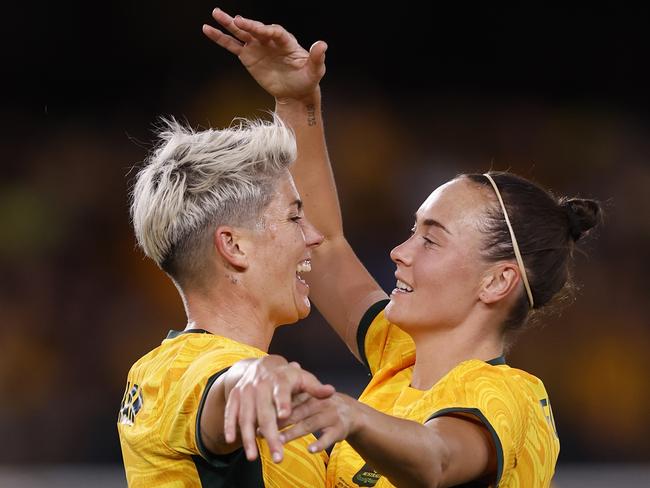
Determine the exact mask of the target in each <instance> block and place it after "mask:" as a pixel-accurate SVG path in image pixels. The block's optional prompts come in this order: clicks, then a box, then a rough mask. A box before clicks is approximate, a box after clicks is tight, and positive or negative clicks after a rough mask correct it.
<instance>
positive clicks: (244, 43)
mask: <svg viewBox="0 0 650 488" xmlns="http://www.w3.org/2000/svg"><path fill="white" fill-rule="evenodd" d="M213 17H214V19H215V20H216V21H217V22H218V23H219V24H220V25H221V27H222V28H223V29H225V30H226V31H228V32H229V33H230V34H227V33H225V32H223V31H220V30H218V29H215V28H214V27H211V26H207V25H205V26H203V32H204V33H205V35H206V36H207V37H209V38H210V39H212V40H213V41H214V42H216V43H217V44H219V45H220V46H222V47H223V48H225V49H227V50H228V51H230V52H231V53H233V54H235V55H236V56H237V57H238V58H239V60H240V61H241V62H242V64H243V65H244V66H245V67H246V69H247V70H248V71H249V73H250V74H251V76H252V77H253V78H254V79H255V80H256V81H257V82H258V83H259V84H260V86H262V88H264V89H265V90H266V91H267V92H268V93H269V94H270V95H272V96H273V97H274V98H275V101H276V113H277V114H278V116H280V118H281V119H282V120H283V121H284V122H285V123H286V124H287V125H289V126H290V127H291V128H292V129H293V130H294V132H295V134H296V141H297V144H298V159H297V160H296V163H295V164H294V165H293V167H292V174H293V177H294V179H295V181H296V184H297V186H298V190H299V191H300V193H301V197H302V199H303V201H304V202H305V211H306V213H307V215H308V216H309V219H310V220H311V221H312V222H313V223H314V225H315V226H316V227H317V228H318V230H319V231H320V232H322V233H323V235H324V236H325V241H324V242H323V244H321V246H319V248H318V249H316V250H315V251H314V253H313V261H312V272H311V273H309V274H308V275H306V277H307V280H308V282H309V285H310V287H311V293H310V295H311V297H312V299H313V301H314V303H315V304H316V306H317V307H318V309H319V311H320V312H321V313H322V314H323V316H324V317H325V319H326V320H327V321H328V322H329V324H330V325H331V326H332V327H333V328H334V330H335V331H336V332H337V333H338V335H339V336H340V337H341V338H342V339H343V340H344V341H345V343H346V344H347V346H348V347H349V348H350V350H351V351H352V352H353V353H354V354H355V356H357V358H358V357H359V352H358V348H357V342H356V331H357V326H358V324H359V321H360V320H361V317H362V316H363V314H364V312H365V311H366V310H367V309H368V308H369V307H370V305H372V304H373V303H375V302H377V301H379V300H382V299H384V298H386V297H387V295H386V293H385V292H384V291H383V290H382V289H381V288H380V287H379V285H378V284H377V282H376V281H375V280H374V279H373V278H372V276H370V274H369V273H368V271H367V270H366V269H365V267H364V266H363V265H362V264H361V262H360V261H359V259H358V258H357V256H356V255H355V253H354V251H353V250H352V248H351V247H350V245H349V244H348V242H347V240H346V239H345V237H344V234H343V224H342V219H341V211H340V206H339V201H338V197H337V193H336V185H335V183H334V177H333V174H332V169H331V166H330V161H329V156H328V153H327V146H326V144H325V134H324V130H323V119H322V114H321V94H320V87H319V82H320V80H321V78H322V77H323V75H324V74H325V51H326V49H327V45H326V44H325V43H324V42H323V41H318V42H316V43H314V44H313V45H312V46H311V49H310V50H309V51H307V50H305V49H303V48H302V47H301V46H300V44H298V42H297V41H296V39H295V37H294V36H293V35H291V34H290V33H289V32H287V31H286V30H285V29H284V28H283V27H281V26H279V25H275V24H272V25H265V24H262V23H261V22H257V21H253V20H250V19H245V18H242V17H239V16H237V17H235V18H232V17H230V16H229V15H228V14H226V13H225V12H223V11H222V10H219V9H215V10H214V12H213Z"/></svg>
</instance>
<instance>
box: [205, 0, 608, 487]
mask: <svg viewBox="0 0 650 488" xmlns="http://www.w3.org/2000/svg"><path fill="white" fill-rule="evenodd" d="M213 17H214V19H215V20H216V21H217V22H218V23H219V24H220V26H221V27H222V28H223V29H225V31H228V32H224V31H220V30H218V29H215V28H214V27H211V26H207V25H205V26H204V27H203V32H204V33H205V34H206V35H207V36H208V37H209V38H210V39H212V40H213V41H214V42H216V43H217V44H219V45H220V46H222V47H223V48H225V49H227V50H228V51H230V52H231V53H233V54H235V55H236V56H238V58H239V60H240V61H241V62H242V63H243V65H244V66H245V67H246V68H247V69H248V71H249V72H250V74H251V75H252V76H253V77H254V78H255V80H257V82H258V83H259V84H260V85H261V86H262V87H263V88H264V89H265V90H266V91H267V92H268V93H270V94H271V95H273V96H274V97H275V99H276V111H277V113H278V115H279V116H280V117H282V118H283V120H284V121H285V122H286V123H287V124H288V125H290V126H291V127H292V128H293V129H294V130H295V131H296V135H297V142H298V150H299V156H300V157H299V161H298V162H297V164H296V165H295V166H294V167H293V168H292V173H293V175H294V178H295V180H296V184H297V185H298V188H299V189H300V191H301V192H302V194H303V195H304V197H305V201H306V208H307V212H308V215H309V216H310V218H311V219H312V220H313V221H314V222H315V224H316V225H317V226H318V227H319V229H321V230H322V231H323V232H324V234H325V241H324V243H323V245H321V246H320V247H319V248H318V249H317V250H315V251H314V256H313V269H314V273H313V274H312V275H310V277H309V283H310V286H311V289H312V297H313V300H314V302H315V303H316V305H317V306H318V308H319V310H320V311H321V312H322V314H323V316H324V317H325V318H326V319H327V321H328V322H329V323H330V324H331V325H332V327H333V328H334V329H335V330H336V331H337V332H338V334H339V335H340V336H341V338H342V339H343V340H344V341H345V342H346V344H347V345H348V347H349V348H350V350H351V351H352V352H353V353H354V354H355V355H356V356H357V357H358V358H359V359H360V360H361V361H363V362H364V363H365V364H366V365H367V366H368V368H369V370H370V372H371V374H372V379H371V380H370V383H369V384H368V386H367V387H366V389H365V390H364V392H363V393H362V395H361V397H360V398H359V401H356V400H354V399H352V398H350V397H347V396H345V395H341V394H335V395H333V396H332V397H331V398H328V399H310V400H308V401H306V402H304V403H302V404H301V405H300V406H297V407H296V408H295V409H294V410H293V412H292V414H291V416H290V418H289V419H285V420H283V421H281V422H280V425H281V426H283V425H290V424H293V426H291V427H290V428H289V430H286V431H283V432H282V434H281V436H280V438H281V440H283V441H288V440H291V439H295V438H298V437H300V436H301V435H304V434H306V433H309V432H317V431H321V432H322V436H321V437H320V438H319V440H318V441H317V442H315V443H314V444H313V445H312V446H310V447H311V449H312V450H314V451H318V450H321V449H324V448H326V447H327V446H328V445H330V444H331V443H333V442H335V441H338V440H342V439H345V440H344V441H343V442H339V443H338V444H336V446H335V447H334V449H333V451H332V454H331V457H330V462H329V464H328V468H327V484H328V486H331V487H348V488H352V487H359V486H375V487H378V488H379V487H387V486H400V487H416V486H427V487H429V486H440V487H443V486H445V487H446V486H457V485H463V486H499V487H526V488H527V487H543V486H549V485H550V482H551V478H552V476H553V473H554V469H555V463H556V460H557V457H558V453H559V440H558V437H557V434H556V431H555V427H554V421H553V414H552V412H551V405H550V402H549V398H548V394H547V393H546V390H545V388H544V385H543V384H542V381H541V380H539V379H538V378H536V377H535V376H533V375H531V374H529V373H527V372H525V371H522V370H519V369H515V368H512V367H510V366H509V365H507V364H506V361H505V358H504V354H503V353H504V345H505V343H506V338H507V335H508V333H509V332H510V331H513V330H517V329H519V328H521V327H522V326H523V325H524V323H525V322H526V321H527V319H528V318H529V316H530V315H531V313H534V312H535V311H536V310H538V309H540V308H542V307H544V306H545V305H546V304H547V303H549V301H551V299H552V298H553V297H554V296H556V295H557V294H558V293H559V292H560V291H561V290H562V289H563V288H564V286H565V284H566V283H567V280H568V278H569V265H570V262H571V256H572V251H573V249H574V245H575V242H576V241H578V240H579V239H580V238H581V237H582V236H583V235H584V234H585V233H586V232H587V231H588V230H589V229H591V228H592V227H593V226H594V225H596V223H597V221H598V216H599V206H598V204H597V203H596V202H594V201H592V200H581V199H557V198H555V197H553V196H552V195H550V194H549V193H548V192H546V191H545V190H544V189H542V188H540V187H539V186H537V185H535V184H533V183H531V182H530V181H527V180H525V179H523V178H520V177H517V176H515V175H512V174H507V173H488V174H484V175H482V174H472V175H461V176H459V177H456V178H454V179H453V180H451V181H449V182H447V183H445V184H444V185H442V186H440V187H438V188H436V189H435V190H434V191H433V192H432V193H431V195H429V197H428V198H427V199H426V200H425V201H424V202H423V203H422V205H421V206H420V208H419V209H417V212H416V213H415V222H414V224H412V235H411V237H410V238H409V239H407V240H406V241H405V242H404V243H402V244H400V245H399V246H397V247H396V248H395V249H393V251H392V252H391V258H392V260H393V261H394V262H395V264H396V272H395V277H396V285H395V289H394V290H393V291H392V292H391V294H390V299H389V297H388V296H387V295H386V294H385V293H384V292H383V291H382V290H381V289H380V287H379V286H378V284H377V283H376V282H375V280H374V279H373V278H372V277H371V276H370V275H369V274H368V272H367V271H366V269H365V268H364V267H363V265H362V264H361V263H360V262H359V260H358V259H357V257H356V256H355V254H354V252H353V251H352V249H351V248H350V246H349V244H348V242H347V241H346V239H345V237H344V235H343V226H342V223H341V215H340V210H339V205H338V200H337V194H336V189H335V185H334V181H333V178H332V172H331V168H330V165H329V159H328V156H327V150H326V146H325V141H324V133H323V125H322V118H321V113H320V88H319V81H320V79H321V77H322V76H323V75H324V73H325V64H324V60H325V50H326V48H327V46H326V45H325V43H324V42H322V41H319V42H317V43H315V44H314V45H312V47H311V49H310V50H309V52H308V51H306V50H305V49H303V48H302V47H300V45H299V44H298V43H297V41H296V40H295V38H294V37H293V36H292V35H291V34H290V33H288V32H287V31H286V30H285V29H283V28H282V27H281V26H279V25H275V24H274V25H264V24H262V23H261V22H257V21H253V20H249V19H244V18H242V17H239V16H238V17H236V18H232V17H230V16H229V15H228V14H226V13H225V12H223V11H221V10H219V9H215V11H214V12H213ZM398 191H399V190H398ZM226 422H227V423H229V422H233V420H232V419H230V418H227V419H226Z"/></svg>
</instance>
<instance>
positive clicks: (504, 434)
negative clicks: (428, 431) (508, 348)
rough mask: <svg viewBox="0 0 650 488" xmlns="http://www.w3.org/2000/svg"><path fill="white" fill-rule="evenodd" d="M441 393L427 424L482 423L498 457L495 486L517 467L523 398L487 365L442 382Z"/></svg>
mask: <svg viewBox="0 0 650 488" xmlns="http://www.w3.org/2000/svg"><path fill="white" fill-rule="evenodd" d="M443 381H444V382H445V384H444V385H440V390H439V391H444V392H445V394H444V397H445V398H444V399H443V400H442V401H440V400H438V401H436V408H435V411H434V412H433V413H432V414H431V415H430V416H429V418H428V419H427V420H426V421H429V420H433V419H435V418H439V417H442V416H445V415H454V414H457V415H458V414H465V415H472V416H473V417H475V418H477V419H478V420H480V421H481V423H483V425H484V426H485V427H486V428H487V429H488V431H489V432H490V434H491V435H492V439H493V441H494V446H495V449H496V454H497V476H496V483H495V486H498V484H499V481H500V480H501V479H502V476H503V474H504V470H507V469H510V468H512V467H514V466H515V465H516V462H517V461H516V456H517V452H518V450H519V448H520V446H521V444H522V442H523V436H524V435H525V426H526V415H527V414H526V408H525V406H524V405H522V399H521V396H520V395H517V392H516V391H513V385H512V383H511V382H509V381H508V378H507V376H506V375H504V374H503V373H502V371H501V370H500V369H499V368H497V367H493V366H489V365H487V364H486V365H484V366H482V367H478V368H472V369H469V370H467V369H466V370H465V371H463V372H461V373H460V374H456V375H453V376H451V377H448V378H446V379H444V380H443Z"/></svg>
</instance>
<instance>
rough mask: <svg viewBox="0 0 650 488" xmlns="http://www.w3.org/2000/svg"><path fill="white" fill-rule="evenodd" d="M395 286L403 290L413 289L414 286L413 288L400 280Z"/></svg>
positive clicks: (409, 290)
mask: <svg viewBox="0 0 650 488" xmlns="http://www.w3.org/2000/svg"><path fill="white" fill-rule="evenodd" d="M395 288H397V289H398V290H402V291H408V292H411V291H413V288H411V287H410V286H409V285H407V284H406V283H404V282H403V281H400V280H397V284H396V285H395Z"/></svg>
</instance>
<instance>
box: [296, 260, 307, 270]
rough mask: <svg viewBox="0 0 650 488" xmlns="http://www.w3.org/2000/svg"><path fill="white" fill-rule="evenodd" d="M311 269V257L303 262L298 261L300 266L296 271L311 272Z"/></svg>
mask: <svg viewBox="0 0 650 488" xmlns="http://www.w3.org/2000/svg"><path fill="white" fill-rule="evenodd" d="M310 271H311V261H310V260H309V259H305V260H304V261H302V262H301V263H298V266H297V267H296V273H309V272H310Z"/></svg>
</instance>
